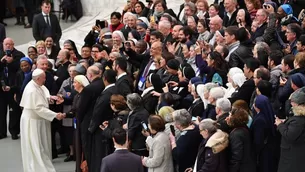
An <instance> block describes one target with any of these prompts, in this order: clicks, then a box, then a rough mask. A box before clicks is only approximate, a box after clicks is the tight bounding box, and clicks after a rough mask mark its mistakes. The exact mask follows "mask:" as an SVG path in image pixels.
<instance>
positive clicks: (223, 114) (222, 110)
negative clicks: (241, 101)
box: [215, 98, 231, 133]
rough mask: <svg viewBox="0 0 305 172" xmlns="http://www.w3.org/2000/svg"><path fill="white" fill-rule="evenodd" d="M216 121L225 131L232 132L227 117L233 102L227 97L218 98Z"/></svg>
mask: <svg viewBox="0 0 305 172" xmlns="http://www.w3.org/2000/svg"><path fill="white" fill-rule="evenodd" d="M215 111H216V119H217V120H216V121H217V123H218V124H219V129H221V130H222V131H223V132H226V133H230V131H231V130H230V127H229V125H228V124H227V122H226V118H227V117H228V116H229V112H230V111H231V102H230V100H229V99H227V98H220V99H218V100H216V107H215Z"/></svg>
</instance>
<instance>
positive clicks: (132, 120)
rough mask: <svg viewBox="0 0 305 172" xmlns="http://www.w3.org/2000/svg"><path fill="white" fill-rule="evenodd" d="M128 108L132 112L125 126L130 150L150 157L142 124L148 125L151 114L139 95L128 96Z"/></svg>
mask: <svg viewBox="0 0 305 172" xmlns="http://www.w3.org/2000/svg"><path fill="white" fill-rule="evenodd" d="M126 98H127V106H128V107H129V109H130V110H131V112H130V114H129V116H128V119H127V124H125V125H123V128H124V129H127V132H128V140H129V148H130V150H131V151H132V152H133V153H135V154H137V155H140V156H148V151H147V149H146V145H145V137H144V136H143V135H142V133H141V131H142V125H141V122H145V123H146V124H147V120H148V117H149V113H148V112H147V110H146V109H145V108H144V106H143V102H142V98H141V97H140V95H138V94H137V93H132V94H129V95H127V97H126Z"/></svg>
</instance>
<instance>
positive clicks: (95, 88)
mask: <svg viewBox="0 0 305 172" xmlns="http://www.w3.org/2000/svg"><path fill="white" fill-rule="evenodd" d="M99 75H100V70H99V68H98V67H97V66H90V67H89V68H88V70H87V78H88V80H89V81H90V82H91V83H90V84H89V85H88V86H87V87H85V88H84V89H83V91H82V95H84V96H81V100H80V103H79V104H80V107H79V113H78V118H79V123H80V124H81V127H80V128H81V141H82V146H83V150H84V154H85V157H86V159H87V160H88V158H90V157H89V153H90V151H91V147H90V142H91V136H92V135H91V134H90V132H89V131H88V128H89V124H90V121H91V117H92V114H93V109H94V105H95V102H96V100H97V98H98V96H99V95H100V94H101V92H102V91H103V90H104V88H105V85H104V83H103V81H102V79H101V78H100V76H99Z"/></svg>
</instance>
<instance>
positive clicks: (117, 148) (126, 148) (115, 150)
mask: <svg viewBox="0 0 305 172" xmlns="http://www.w3.org/2000/svg"><path fill="white" fill-rule="evenodd" d="M118 150H127V148H116V149H115V151H118Z"/></svg>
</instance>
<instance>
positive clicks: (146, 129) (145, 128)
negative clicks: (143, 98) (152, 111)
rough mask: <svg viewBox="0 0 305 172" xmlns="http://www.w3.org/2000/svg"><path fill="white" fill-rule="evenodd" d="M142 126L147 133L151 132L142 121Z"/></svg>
mask: <svg viewBox="0 0 305 172" xmlns="http://www.w3.org/2000/svg"><path fill="white" fill-rule="evenodd" d="M141 124H142V128H143V129H144V130H145V131H149V129H148V127H147V125H146V123H145V122H144V121H142V122H141Z"/></svg>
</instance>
